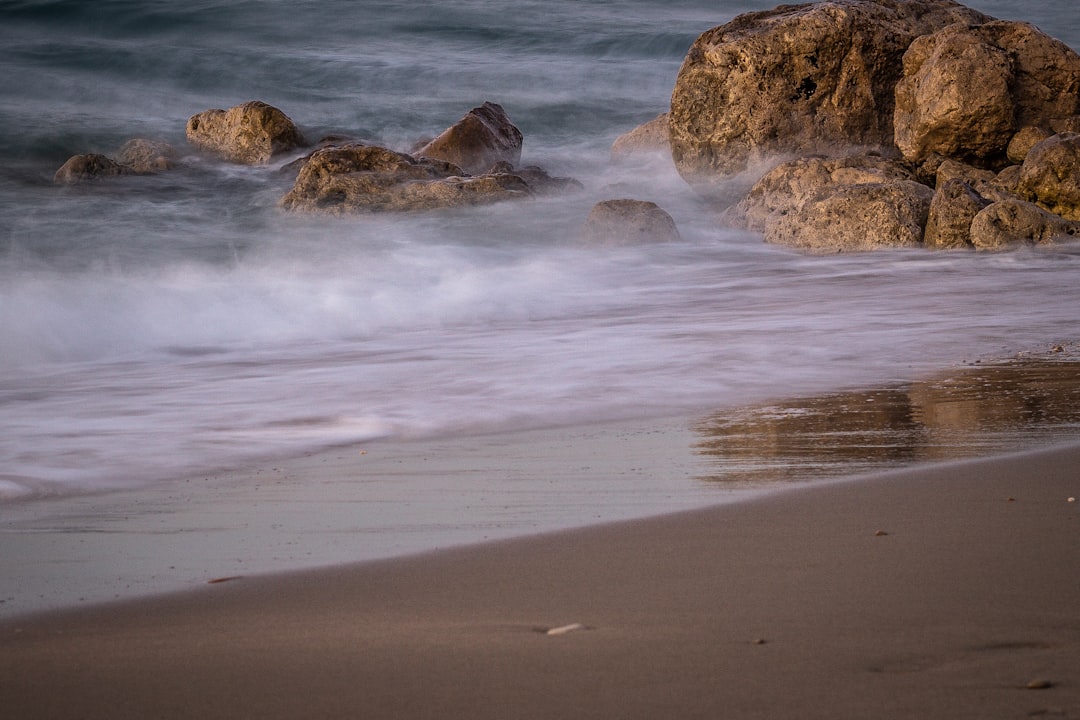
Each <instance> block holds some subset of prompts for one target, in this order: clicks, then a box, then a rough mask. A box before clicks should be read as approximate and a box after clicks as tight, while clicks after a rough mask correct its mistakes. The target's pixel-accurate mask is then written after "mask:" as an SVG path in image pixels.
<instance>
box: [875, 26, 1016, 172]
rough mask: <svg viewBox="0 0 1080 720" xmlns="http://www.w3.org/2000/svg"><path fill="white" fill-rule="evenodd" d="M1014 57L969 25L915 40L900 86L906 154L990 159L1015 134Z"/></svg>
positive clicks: (899, 136) (899, 127) (919, 158)
mask: <svg viewBox="0 0 1080 720" xmlns="http://www.w3.org/2000/svg"><path fill="white" fill-rule="evenodd" d="M1012 76H1013V69H1012V61H1011V59H1010V57H1009V55H1008V53H1006V52H1005V51H1004V50H1002V49H1001V48H998V47H994V46H993V45H991V44H989V43H987V42H985V41H984V40H983V39H982V38H981V37H980V36H978V35H976V34H974V33H973V31H972V30H971V29H969V28H968V27H967V26H964V25H954V26H952V27H949V28H946V29H945V30H942V31H940V32H936V33H933V34H931V35H926V36H923V37H921V38H918V39H916V40H915V41H914V42H913V43H912V44H911V47H909V48H908V50H907V52H906V53H905V54H904V77H903V78H902V79H901V80H900V82H898V83H897V85H896V114H895V117H894V121H895V140H896V146H897V147H898V148H899V149H900V152H901V153H903V155H904V157H905V158H907V159H908V160H910V161H912V162H916V163H921V162H923V161H925V160H926V159H927V158H929V157H931V156H932V155H935V154H936V155H941V156H944V157H955V158H961V159H965V160H966V159H975V160H984V161H985V160H986V159H988V158H990V159H992V158H995V156H997V155H1000V154H1001V152H1002V151H1003V150H1004V148H1005V146H1006V145H1007V144H1008V142H1009V139H1010V138H1011V137H1012V135H1013V130H1014V127H1013V117H1014V114H1015V106H1014V103H1013V98H1012V95H1011V93H1010V92H1009V83H1010V81H1011V80H1012Z"/></svg>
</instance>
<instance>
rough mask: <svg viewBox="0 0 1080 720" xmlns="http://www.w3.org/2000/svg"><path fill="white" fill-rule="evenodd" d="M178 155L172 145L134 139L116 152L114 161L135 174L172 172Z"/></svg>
mask: <svg viewBox="0 0 1080 720" xmlns="http://www.w3.org/2000/svg"><path fill="white" fill-rule="evenodd" d="M179 158H180V153H178V152H177V151H176V148H174V147H173V146H172V145H170V144H168V143H166V142H161V141H158V140H147V139H145V138H134V139H131V140H128V141H127V142H126V143H124V144H123V145H121V146H120V149H119V150H117V151H116V156H115V158H114V159H115V160H116V161H117V162H118V163H120V164H121V165H127V166H128V167H130V168H131V169H132V170H134V171H135V172H137V173H140V174H145V173H155V172H163V171H165V170H172V169H173V167H175V165H176V161H177V160H178V159H179Z"/></svg>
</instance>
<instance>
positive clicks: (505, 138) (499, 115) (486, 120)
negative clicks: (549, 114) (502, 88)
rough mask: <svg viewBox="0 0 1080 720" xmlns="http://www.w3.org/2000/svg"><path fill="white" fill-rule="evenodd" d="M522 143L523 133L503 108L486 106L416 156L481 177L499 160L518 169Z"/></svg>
mask: <svg viewBox="0 0 1080 720" xmlns="http://www.w3.org/2000/svg"><path fill="white" fill-rule="evenodd" d="M521 143H522V135H521V131H520V130H518V129H517V127H515V126H514V124H513V123H512V122H510V118H509V117H508V116H507V114H506V111H504V110H503V109H502V106H500V105H496V104H495V103H491V102H485V103H484V104H483V105H481V106H480V107H478V108H473V109H472V110H470V111H469V112H468V113H466V114H465V117H463V118H461V120H459V121H458V122H457V123H455V124H454V125H452V126H450V127H449V128H447V129H446V130H444V131H443V132H442V134H441V135H439V136H438V137H437V138H435V139H434V140H432V141H431V142H429V143H427V144H426V145H424V146H423V147H422V148H420V149H419V150H417V151H416V152H415V153H413V154H414V155H415V156H416V157H429V158H436V159H439V160H445V161H447V162H451V163H453V164H455V165H457V166H459V167H461V168H462V169H464V170H465V171H466V172H469V173H481V172H483V171H484V170H486V169H487V168H490V167H491V166H492V165H493V164H494V163H496V162H499V161H500V160H504V161H506V162H509V163H510V164H511V165H517V164H518V162H520V161H521Z"/></svg>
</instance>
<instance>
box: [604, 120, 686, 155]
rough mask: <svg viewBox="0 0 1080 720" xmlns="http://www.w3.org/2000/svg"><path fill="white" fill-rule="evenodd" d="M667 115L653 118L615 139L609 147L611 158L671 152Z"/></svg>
mask: <svg viewBox="0 0 1080 720" xmlns="http://www.w3.org/2000/svg"><path fill="white" fill-rule="evenodd" d="M669 136H670V131H669V129H668V113H663V114H662V115H658V116H657V117H655V118H653V119H652V120H650V121H649V122H647V123H645V124H644V125H639V126H638V127H636V128H634V129H633V130H631V131H630V132H628V133H624V134H622V135H620V136H619V137H617V138H615V142H614V143H612V145H611V156H612V157H613V158H620V157H627V156H628V155H635V154H639V153H660V152H662V153H665V154H670V152H671V140H670V137H669Z"/></svg>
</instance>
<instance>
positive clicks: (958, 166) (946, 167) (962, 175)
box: [934, 160, 996, 188]
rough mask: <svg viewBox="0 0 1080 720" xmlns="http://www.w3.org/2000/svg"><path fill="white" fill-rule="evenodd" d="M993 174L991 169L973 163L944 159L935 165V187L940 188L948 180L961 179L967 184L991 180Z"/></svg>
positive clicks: (992, 179) (993, 176)
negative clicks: (978, 166)
mask: <svg viewBox="0 0 1080 720" xmlns="http://www.w3.org/2000/svg"><path fill="white" fill-rule="evenodd" d="M995 177H996V176H995V174H994V172H993V171H992V170H985V169H983V168H977V167H975V166H974V165H968V164H967V163H962V162H959V161H958V160H945V161H944V162H942V163H941V164H940V165H938V167H937V172H936V173H935V174H934V179H935V187H937V188H940V187H941V186H942V185H944V184H945V183H947V182H948V181H950V180H963V181H964V182H965V183H967V184H969V185H976V184H978V183H988V182H993V181H994V178H995Z"/></svg>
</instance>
